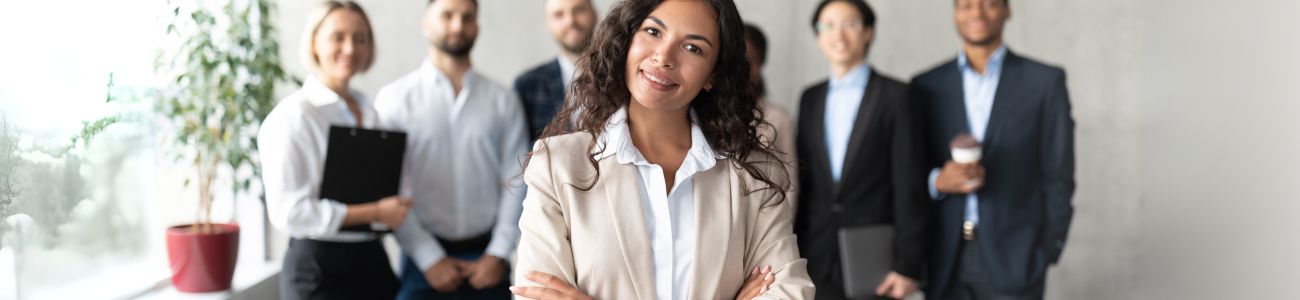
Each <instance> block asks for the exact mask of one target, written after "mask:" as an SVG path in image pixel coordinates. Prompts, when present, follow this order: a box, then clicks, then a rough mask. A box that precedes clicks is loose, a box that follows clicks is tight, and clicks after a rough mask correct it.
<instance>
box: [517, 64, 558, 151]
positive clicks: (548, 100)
mask: <svg viewBox="0 0 1300 300" xmlns="http://www.w3.org/2000/svg"><path fill="white" fill-rule="evenodd" d="M515 93H517V94H519V101H522V102H523V104H524V116H527V117H528V133H529V137H531V138H532V139H533V140H537V138H538V137H539V136H541V135H542V129H546V124H550V123H551V119H554V118H555V114H556V113H559V112H560V109H561V108H563V107H564V78H563V77H561V76H560V60H559V59H556V60H552V61H551V62H550V63H547V64H544V65H541V66H538V67H537V68H533V69H532V70H528V71H527V72H524V74H520V75H519V77H518V78H515Z"/></svg>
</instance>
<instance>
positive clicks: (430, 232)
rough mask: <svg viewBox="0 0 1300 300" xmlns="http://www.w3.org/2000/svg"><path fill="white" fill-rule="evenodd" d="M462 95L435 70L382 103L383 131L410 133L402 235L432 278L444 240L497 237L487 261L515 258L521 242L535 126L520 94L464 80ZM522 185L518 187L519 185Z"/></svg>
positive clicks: (396, 85) (427, 65)
mask: <svg viewBox="0 0 1300 300" xmlns="http://www.w3.org/2000/svg"><path fill="white" fill-rule="evenodd" d="M462 83H463V84H462V85H461V86H462V87H461V91H460V93H459V94H457V93H456V92H455V90H454V88H453V87H452V84H451V80H450V79H448V78H447V76H446V75H445V74H443V72H442V71H441V70H438V68H435V67H434V66H433V64H432V63H431V62H429V61H428V60H425V61H424V62H423V63H422V64H421V65H420V69H419V70H416V71H415V72H411V73H410V74H407V75H406V76H402V78H399V79H397V81H395V82H393V83H391V84H389V85H387V86H384V87H383V88H382V89H380V90H379V94H378V95H377V96H375V109H376V110H377V111H378V113H379V118H380V119H381V120H382V123H380V126H381V127H383V128H386V129H391V130H401V131H405V132H406V133H407V151H406V160H405V163H404V166H403V168H402V173H403V174H402V187H401V193H400V194H401V195H403V196H407V197H410V198H411V199H412V200H413V201H414V202H415V205H413V206H411V209H410V214H408V215H407V218H406V222H405V223H403V225H402V227H400V228H399V229H398V230H397V231H396V235H397V240H398V242H400V243H401V245H402V251H403V252H405V253H406V254H407V255H409V256H410V257H411V259H412V260H414V261H415V264H416V266H418V267H420V269H421V270H427V269H428V268H429V267H430V266H432V265H433V264H434V263H436V262H438V261H439V260H441V259H442V258H443V257H445V256H446V255H447V253H446V251H445V250H444V249H443V248H442V245H441V244H439V243H438V241H437V239H436V237H437V238H443V239H446V240H452V241H458V240H465V239H469V238H473V237H476V236H479V235H483V234H486V233H488V232H489V231H491V232H492V238H491V241H490V242H489V243H488V247H487V250H486V251H485V253H486V254H489V255H493V256H496V257H500V258H506V257H510V252H511V251H513V250H514V248H515V244H516V243H517V240H518V239H519V215H520V214H521V213H522V212H523V204H522V203H523V199H524V191H525V190H524V186H523V183H522V180H519V179H520V178H519V177H517V176H518V175H519V174H520V172H521V169H520V159H521V157H522V155H524V154H526V153H528V149H529V146H530V145H529V144H528V136H527V132H528V125H527V123H526V121H525V120H526V119H525V118H524V110H523V107H522V105H521V104H520V102H519V99H518V98H517V96H515V93H513V92H511V91H510V90H508V89H506V88H504V87H501V86H500V85H497V84H496V83H493V82H492V81H490V80H488V79H487V78H483V77H480V76H479V75H478V74H477V73H475V72H474V71H473V70H470V71H469V72H466V73H465V77H464V78H463V79H462ZM512 179H515V180H512Z"/></svg>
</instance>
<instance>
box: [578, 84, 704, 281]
mask: <svg viewBox="0 0 1300 300" xmlns="http://www.w3.org/2000/svg"><path fill="white" fill-rule="evenodd" d="M691 119H692V120H691V121H692V124H691V148H690V150H688V151H687V152H686V159H685V160H684V161H682V166H681V167H680V168H678V169H677V173H676V176H675V177H674V178H673V179H674V182H673V188H672V191H669V192H667V193H665V191H667V185H665V182H664V170H663V168H662V167H660V166H659V165H656V164H651V163H650V162H649V161H646V159H645V157H644V156H642V155H641V151H640V150H637V148H636V146H635V145H633V144H632V135H631V134H630V131H629V129H628V125H627V108H626V107H625V108H622V109H619V110H618V112H615V113H614V115H612V116H610V118H609V124H608V125H606V127H605V133H604V134H602V135H601V137H600V141H601V143H604V146H605V147H604V148H605V151H604V152H602V153H601V154H600V155H599V156H598V158H597V159H601V158H605V157H608V156H611V155H613V156H614V158H615V159H617V161H618V163H620V164H625V165H626V164H633V165H636V170H637V179H638V182H640V183H641V184H640V188H641V207H642V209H643V210H644V211H645V221H646V228H647V229H648V230H649V234H650V245H651V251H652V252H651V253H653V254H652V255H653V260H654V283H655V299H659V300H667V299H677V300H681V299H686V292H687V291H688V290H689V289H690V287H691V282H690V280H691V266H692V265H693V264H694V261H695V250H696V249H695V193H694V191H695V184H694V179H693V178H692V176H694V175H695V173H699V172H704V171H707V170H709V169H711V168H713V166H714V164H716V163H717V160H718V159H721V158H723V157H719V156H717V155H716V154H715V152H713V147H712V146H709V142H708V141H706V140H705V139H704V132H703V131H700V127H699V126H696V125H695V124H694V122H695V112H694V111H692V112H691ZM704 250H705V251H710V250H711V249H704Z"/></svg>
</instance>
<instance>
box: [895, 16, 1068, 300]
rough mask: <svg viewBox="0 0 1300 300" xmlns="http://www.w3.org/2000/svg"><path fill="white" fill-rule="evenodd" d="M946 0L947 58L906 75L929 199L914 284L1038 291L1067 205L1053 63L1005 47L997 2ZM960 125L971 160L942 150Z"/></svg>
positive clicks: (1058, 242)
mask: <svg viewBox="0 0 1300 300" xmlns="http://www.w3.org/2000/svg"><path fill="white" fill-rule="evenodd" d="M955 4H956V5H955V10H954V13H953V21H954V23H956V24H955V25H956V26H957V33H958V35H959V36H961V39H962V49H961V50H959V51H958V54H957V58H956V59H954V60H951V61H948V62H946V63H944V64H942V65H940V66H938V67H936V68H934V69H932V70H930V71H928V72H926V73H924V74H921V75H919V76H917V77H916V78H915V79H913V80H912V85H913V87H914V88H915V90H914V95H915V96H916V99H917V101H918V103H919V105H922V106H924V107H925V109H924V112H923V113H924V115H925V118H926V119H927V123H928V124H927V127H928V132H927V134H926V139H925V143H926V145H927V146H928V147H927V148H928V149H929V150H930V151H929V155H928V157H926V164H927V165H928V166H929V167H932V168H934V169H933V170H932V171H931V172H930V176H929V186H930V194H931V197H933V198H934V199H935V200H937V201H938V202H937V203H938V208H937V209H936V211H935V213H936V216H935V221H936V222H935V226H937V227H938V229H936V232H937V234H936V235H935V236H934V238H935V248H934V252H933V254H932V255H931V256H930V272H929V274H930V276H932V277H931V278H930V285H929V287H927V291H926V295H927V296H929V297H934V299H1042V298H1043V287H1044V285H1045V283H1044V282H1045V280H1046V276H1047V267H1048V265H1051V264H1055V263H1056V262H1057V261H1058V260H1059V259H1060V257H1061V250H1062V249H1063V248H1064V247H1065V238H1066V233H1067V232H1068V231H1069V227H1070V219H1071V217H1072V216H1073V214H1074V208H1073V206H1072V204H1071V203H1070V199H1071V198H1072V197H1073V196H1074V120H1073V119H1072V118H1071V116H1070V95H1069V93H1068V92H1067V90H1066V87H1065V82H1066V81H1065V71H1064V70H1062V69H1060V68H1057V67H1052V66H1048V65H1045V64H1042V63H1039V62H1036V61H1033V60H1030V59H1027V58H1023V57H1020V56H1018V55H1016V54H1015V53H1013V52H1011V51H1009V50H1007V47H1006V45H1005V44H1003V43H1002V28H1003V25H1004V24H1005V23H1006V21H1007V19H1009V18H1011V8H1010V7H1009V6H1007V1H1005V0H957V1H955ZM993 117H997V118H993ZM961 133H966V134H969V135H970V136H972V137H974V138H975V139H976V140H978V141H980V147H981V148H982V149H981V152H982V159H981V160H978V161H975V162H967V163H957V162H954V161H953V160H952V154H951V153H952V152H951V151H949V142H950V141H952V140H953V138H954V136H957V135H958V134H961ZM972 180H973V181H972Z"/></svg>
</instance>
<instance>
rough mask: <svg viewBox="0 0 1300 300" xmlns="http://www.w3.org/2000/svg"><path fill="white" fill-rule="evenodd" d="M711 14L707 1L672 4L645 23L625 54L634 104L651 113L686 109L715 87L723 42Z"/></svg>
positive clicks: (681, 0) (674, 0) (672, 0)
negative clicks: (716, 70)
mask: <svg viewBox="0 0 1300 300" xmlns="http://www.w3.org/2000/svg"><path fill="white" fill-rule="evenodd" d="M713 10H714V9H713V7H712V6H711V5H709V4H708V3H707V2H705V1H689V0H669V1H664V2H663V3H661V4H659V6H658V7H656V8H655V10H654V11H652V12H650V16H649V17H647V18H646V20H645V21H642V22H641V27H640V29H639V30H638V31H637V32H636V33H635V34H634V35H633V37H632V46H631V47H629V50H628V53H627V74H626V76H625V78H627V88H628V90H629V92H631V94H632V100H633V101H635V102H636V103H638V104H640V105H641V106H644V107H646V108H649V109H653V110H667V111H672V110H679V109H683V108H686V107H687V106H689V105H690V103H691V100H692V99H695V96H696V95H697V94H699V93H700V91H701V90H703V89H704V88H705V86H706V85H707V84H709V83H710V81H712V75H713V66H714V64H716V63H717V61H718V51H719V49H720V48H718V47H717V46H721V42H722V40H721V39H719V30H718V20H717V18H718V16H717V15H716V14H715V13H713ZM715 45H716V46H715Z"/></svg>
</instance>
